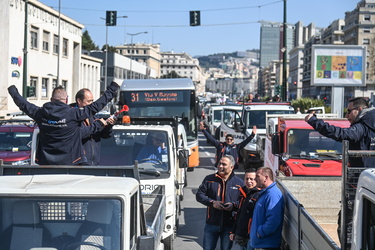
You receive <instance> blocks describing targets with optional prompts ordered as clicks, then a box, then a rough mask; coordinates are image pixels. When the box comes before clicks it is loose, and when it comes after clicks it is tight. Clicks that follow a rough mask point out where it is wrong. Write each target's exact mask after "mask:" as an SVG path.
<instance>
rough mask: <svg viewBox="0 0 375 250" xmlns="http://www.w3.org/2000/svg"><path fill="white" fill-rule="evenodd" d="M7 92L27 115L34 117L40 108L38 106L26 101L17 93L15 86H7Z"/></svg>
mask: <svg viewBox="0 0 375 250" xmlns="http://www.w3.org/2000/svg"><path fill="white" fill-rule="evenodd" d="M8 92H9V94H10V96H11V97H12V99H13V101H14V103H15V104H16V105H17V106H18V108H19V109H20V110H22V111H23V112H25V113H26V114H27V115H28V116H30V117H31V118H33V119H35V114H36V112H37V111H38V110H39V109H40V108H39V107H38V106H36V105H34V104H32V103H30V102H28V101H27V100H26V99H25V98H23V97H22V96H21V95H20V94H19V93H18V89H17V88H16V86H14V85H12V86H10V87H9V88H8Z"/></svg>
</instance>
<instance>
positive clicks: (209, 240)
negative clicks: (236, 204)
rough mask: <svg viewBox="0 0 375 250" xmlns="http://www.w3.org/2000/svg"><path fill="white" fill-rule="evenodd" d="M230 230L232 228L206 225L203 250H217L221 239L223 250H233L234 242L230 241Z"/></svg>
mask: <svg viewBox="0 0 375 250" xmlns="http://www.w3.org/2000/svg"><path fill="white" fill-rule="evenodd" d="M230 229H231V228H230V227H220V226H215V225H210V224H207V223H206V225H205V227H204V236H203V249H204V250H215V248H216V244H217V240H218V239H219V238H220V249H221V250H228V249H231V248H232V245H233V241H231V240H230V239H229V231H230Z"/></svg>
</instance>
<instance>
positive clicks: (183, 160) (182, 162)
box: [178, 149, 189, 168]
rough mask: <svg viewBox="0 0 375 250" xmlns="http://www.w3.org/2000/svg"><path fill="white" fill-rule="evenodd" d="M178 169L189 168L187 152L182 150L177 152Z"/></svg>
mask: <svg viewBox="0 0 375 250" xmlns="http://www.w3.org/2000/svg"><path fill="white" fill-rule="evenodd" d="M178 162H179V164H178V167H179V168H187V167H188V166H189V150H188V149H182V150H179V151H178Z"/></svg>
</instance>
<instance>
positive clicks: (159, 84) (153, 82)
mask: <svg viewBox="0 0 375 250" xmlns="http://www.w3.org/2000/svg"><path fill="white" fill-rule="evenodd" d="M134 90H137V91H153V90H195V86H194V83H193V81H192V80H191V79H190V78H171V79H126V80H124V81H123V82H122V84H121V91H134Z"/></svg>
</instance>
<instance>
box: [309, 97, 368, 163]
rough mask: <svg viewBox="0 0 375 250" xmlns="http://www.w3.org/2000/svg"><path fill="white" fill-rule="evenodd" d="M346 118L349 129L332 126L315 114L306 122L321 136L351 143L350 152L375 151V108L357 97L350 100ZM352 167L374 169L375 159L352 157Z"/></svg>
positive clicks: (350, 161)
mask: <svg viewBox="0 0 375 250" xmlns="http://www.w3.org/2000/svg"><path fill="white" fill-rule="evenodd" d="M346 118H347V119H348V120H349V122H350V127H349V128H341V127H337V126H334V125H330V124H329V123H327V122H324V121H323V120H321V119H318V118H316V116H315V115H314V114H309V115H307V116H306V117H305V121H306V122H307V123H308V124H310V125H311V126H312V127H313V128H314V130H316V131H318V132H319V133H320V134H322V135H324V136H326V137H328V138H332V139H334V140H336V141H340V142H341V141H343V140H348V141H349V149H350V150H375V108H373V107H372V108H369V104H368V102H367V100H366V99H364V98H362V97H357V98H353V99H350V100H349V103H348V107H347V112H346ZM349 163H350V166H351V167H366V168H373V167H374V166H375V158H374V157H363V158H362V159H361V158H355V157H350V158H349Z"/></svg>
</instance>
